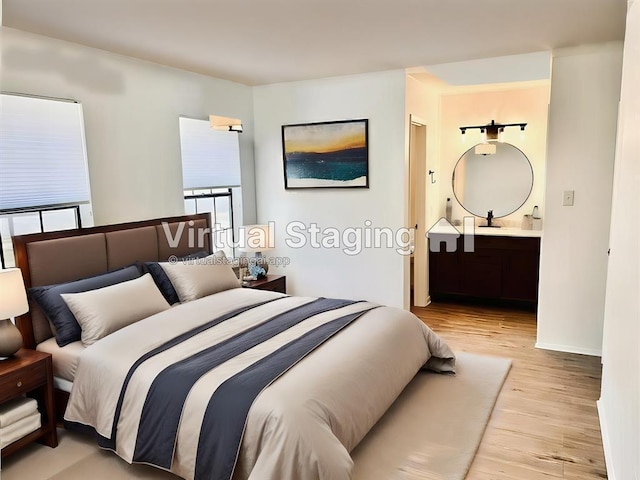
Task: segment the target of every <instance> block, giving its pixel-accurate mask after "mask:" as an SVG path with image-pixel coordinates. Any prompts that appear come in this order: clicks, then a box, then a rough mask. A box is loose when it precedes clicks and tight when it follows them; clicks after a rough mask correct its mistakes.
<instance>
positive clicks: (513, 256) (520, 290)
mask: <svg viewBox="0 0 640 480" xmlns="http://www.w3.org/2000/svg"><path fill="white" fill-rule="evenodd" d="M539 260H540V255H539V253H538V251H530V250H528V251H527V250H519V251H518V250H511V251H505V252H504V256H503V288H502V296H503V298H505V299H509V300H526V301H530V302H535V301H537V300H538V269H539Z"/></svg>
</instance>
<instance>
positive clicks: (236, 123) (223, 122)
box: [209, 115, 242, 133]
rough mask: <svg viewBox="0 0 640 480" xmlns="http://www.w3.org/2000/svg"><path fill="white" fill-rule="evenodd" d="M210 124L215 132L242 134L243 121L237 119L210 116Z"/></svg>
mask: <svg viewBox="0 0 640 480" xmlns="http://www.w3.org/2000/svg"><path fill="white" fill-rule="evenodd" d="M209 123H210V124H211V128H213V129H215V130H224V131H226V132H238V133H242V121H241V120H239V119H237V118H230V117H220V116H218V115H209Z"/></svg>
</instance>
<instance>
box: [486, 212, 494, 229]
mask: <svg viewBox="0 0 640 480" xmlns="http://www.w3.org/2000/svg"><path fill="white" fill-rule="evenodd" d="M491 220H493V210H489V211H488V212H487V227H491V226H492V225H491Z"/></svg>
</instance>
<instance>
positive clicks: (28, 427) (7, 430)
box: [0, 412, 42, 448]
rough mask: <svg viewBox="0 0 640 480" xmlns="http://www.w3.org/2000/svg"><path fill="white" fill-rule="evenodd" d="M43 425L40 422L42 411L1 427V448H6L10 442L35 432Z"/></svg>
mask: <svg viewBox="0 0 640 480" xmlns="http://www.w3.org/2000/svg"><path fill="white" fill-rule="evenodd" d="M41 426H42V424H41V423H40V413H38V412H36V413H32V414H31V415H29V416H28V417H26V418H23V419H22V420H18V421H17V422H14V423H12V424H11V425H9V426H8V427H4V428H0V448H4V447H6V446H7V445H9V444H10V443H13V442H15V441H16V440H19V439H20V438H22V437H25V436H27V435H29V434H30V433H31V432H35V431H36V430H37V429H39V428H40V427H41Z"/></svg>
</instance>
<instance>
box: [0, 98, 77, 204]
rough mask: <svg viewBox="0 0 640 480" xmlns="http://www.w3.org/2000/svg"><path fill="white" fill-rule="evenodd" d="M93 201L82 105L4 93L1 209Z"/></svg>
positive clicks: (1, 101) (0, 141) (0, 112)
mask: <svg viewBox="0 0 640 480" xmlns="http://www.w3.org/2000/svg"><path fill="white" fill-rule="evenodd" d="M89 200H90V195H89V179H88V175H87V162H86V149H85V142H84V125H83V117H82V106H81V105H80V104H79V103H74V102H71V101H59V100H49V99H44V98H35V97H24V96H20V95H9V94H0V210H6V209H14V208H25V207H42V206H45V205H58V204H67V203H74V204H76V203H86V202H89Z"/></svg>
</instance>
